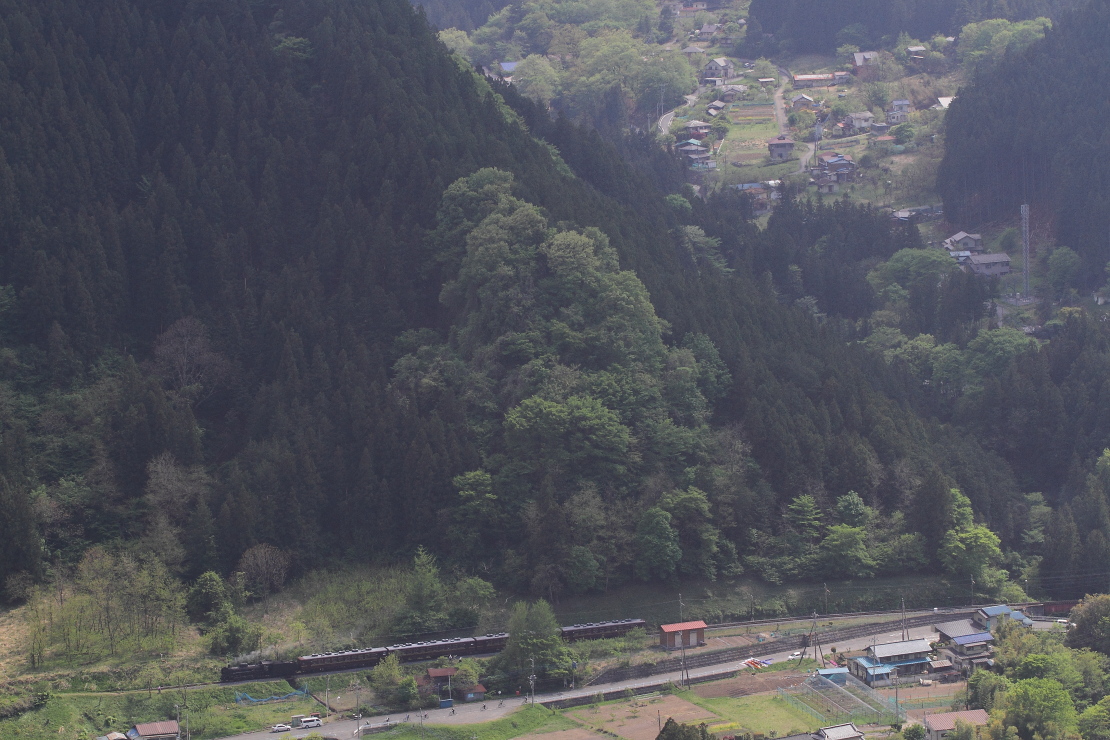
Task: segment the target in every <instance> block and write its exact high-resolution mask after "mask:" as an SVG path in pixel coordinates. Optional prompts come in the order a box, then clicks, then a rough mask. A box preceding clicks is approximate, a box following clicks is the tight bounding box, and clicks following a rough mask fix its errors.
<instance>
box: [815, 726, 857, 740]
mask: <svg viewBox="0 0 1110 740" xmlns="http://www.w3.org/2000/svg"><path fill="white" fill-rule="evenodd" d="M818 732H819V733H820V734H821V735H822V736H823V737H824V738H825V740H848V739H849V738H853V737H863V733H862V732H860V731H859V728H857V727H856V726H855V725H854V724H852V723H851V722H847V723H845V724H843V725H833V726H832V727H822V728H821V729H820V730H818Z"/></svg>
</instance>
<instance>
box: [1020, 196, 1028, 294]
mask: <svg viewBox="0 0 1110 740" xmlns="http://www.w3.org/2000/svg"><path fill="white" fill-rule="evenodd" d="M1021 271H1022V275H1023V277H1024V278H1025V282H1024V290H1025V292H1024V294H1023V296H1024V297H1025V298H1028V297H1029V204H1028V203H1023V204H1022V206H1021Z"/></svg>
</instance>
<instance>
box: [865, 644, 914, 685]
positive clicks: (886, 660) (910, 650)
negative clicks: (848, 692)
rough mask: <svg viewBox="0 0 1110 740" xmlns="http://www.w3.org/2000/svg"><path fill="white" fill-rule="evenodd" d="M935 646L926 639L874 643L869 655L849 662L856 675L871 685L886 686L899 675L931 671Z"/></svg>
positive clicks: (869, 649)
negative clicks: (931, 659) (931, 658)
mask: <svg viewBox="0 0 1110 740" xmlns="http://www.w3.org/2000/svg"><path fill="white" fill-rule="evenodd" d="M931 650H932V646H931V645H930V644H929V641H928V640H926V639H918V640H903V641H900V642H888V643H884V644H882V645H872V646H871V647H869V648H867V654H866V655H862V656H859V657H857V658H852V659H851V660H849V662H848V668H849V671H850V672H851V673H852V675H853V676H855V677H856V678H858V679H859V680H861V681H863V682H864V683H865V684H867V685H868V686H887V685H889V684H890V683H892V682H893V680H894V679H896V678H897V677H899V676H915V675H917V674H919V673H925V672H926V671H928V670H929V663H930V660H929V652H930V651H931Z"/></svg>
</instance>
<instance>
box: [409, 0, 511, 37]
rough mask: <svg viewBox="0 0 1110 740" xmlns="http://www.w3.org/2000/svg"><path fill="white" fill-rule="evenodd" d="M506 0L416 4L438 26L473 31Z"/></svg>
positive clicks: (426, 0) (433, 0)
mask: <svg viewBox="0 0 1110 740" xmlns="http://www.w3.org/2000/svg"><path fill="white" fill-rule="evenodd" d="M507 4H508V3H507V2H506V0H420V1H419V2H417V3H414V5H419V6H420V7H422V8H423V9H424V14H425V15H426V16H427V17H428V22H429V23H431V24H432V25H433V26H435V27H436V28H440V29H443V28H457V29H459V30H461V31H473V30H474V29H475V28H478V27H480V26H481V25H482V24H483V23H485V22H486V19H487V18H489V17H490V16H491V15H493V14H494V13H496V12H497V11H499V10H501V8H503V7H505V5H507Z"/></svg>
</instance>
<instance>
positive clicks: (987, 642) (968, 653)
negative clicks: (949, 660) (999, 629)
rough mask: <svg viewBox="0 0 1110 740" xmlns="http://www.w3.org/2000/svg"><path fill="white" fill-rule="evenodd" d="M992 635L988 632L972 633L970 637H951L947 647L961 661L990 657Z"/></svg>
mask: <svg viewBox="0 0 1110 740" xmlns="http://www.w3.org/2000/svg"><path fill="white" fill-rule="evenodd" d="M993 642H994V635H992V634H991V633H990V632H974V633H972V634H970V635H960V636H959V637H953V638H952V640H951V642H950V643H949V647H950V649H951V650H952V652H953V653H955V654H956V655H958V656H959V657H960V659H961V660H964V659H968V658H979V657H983V656H990V654H991V652H992V650H993V648H992V645H991V643H993Z"/></svg>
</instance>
